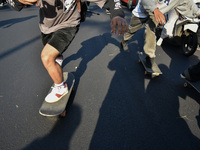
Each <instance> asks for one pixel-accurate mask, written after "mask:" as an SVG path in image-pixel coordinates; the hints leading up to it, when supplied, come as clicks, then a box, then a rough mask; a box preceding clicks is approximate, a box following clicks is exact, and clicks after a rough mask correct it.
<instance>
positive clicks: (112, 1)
mask: <svg viewBox="0 0 200 150" xmlns="http://www.w3.org/2000/svg"><path fill="white" fill-rule="evenodd" d="M103 7H104V8H106V9H107V10H109V12H110V13H111V19H112V20H111V23H110V26H111V33H116V32H117V27H118V34H119V35H123V34H124V33H125V32H127V31H128V23H127V21H126V20H125V19H124V17H125V14H124V12H123V10H122V7H121V3H120V0H107V1H106V2H105V4H104V6H103Z"/></svg>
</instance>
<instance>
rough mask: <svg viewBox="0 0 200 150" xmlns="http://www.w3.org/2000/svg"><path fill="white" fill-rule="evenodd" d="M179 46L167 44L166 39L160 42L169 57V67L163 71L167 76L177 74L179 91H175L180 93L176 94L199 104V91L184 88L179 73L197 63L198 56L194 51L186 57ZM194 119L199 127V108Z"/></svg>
mask: <svg viewBox="0 0 200 150" xmlns="http://www.w3.org/2000/svg"><path fill="white" fill-rule="evenodd" d="M181 48H182V47H178V46H176V47H175V46H174V45H169V43H168V42H167V41H166V42H164V43H163V44H162V49H163V50H164V51H165V53H166V54H167V55H168V56H169V57H170V58H171V62H170V64H169V69H168V70H167V71H166V72H165V74H167V76H168V77H171V78H173V76H178V80H176V82H177V84H178V86H180V87H179V88H178V89H179V90H180V92H177V93H180V94H179V95H178V96H180V97H181V98H183V99H185V100H186V98H187V97H190V98H192V99H194V100H196V102H197V103H198V104H199V105H200V100H199V97H198V96H199V93H198V92H197V91H196V90H195V89H194V88H184V82H185V81H184V80H183V79H181V78H180V74H181V73H182V72H183V71H184V70H185V69H186V68H188V67H189V66H191V65H194V64H196V63H198V62H199V58H198V56H197V54H196V53H194V54H193V55H192V56H190V57H186V56H185V55H184V54H182V53H181V52H180V51H181ZM177 55H179V56H177ZM183 91H184V92H183ZM196 120H197V122H198V126H199V128H200V109H199V112H198V116H196Z"/></svg>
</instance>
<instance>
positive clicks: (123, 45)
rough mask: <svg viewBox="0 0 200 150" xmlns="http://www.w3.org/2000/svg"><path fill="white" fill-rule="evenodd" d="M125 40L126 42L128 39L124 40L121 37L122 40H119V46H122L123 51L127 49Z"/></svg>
mask: <svg viewBox="0 0 200 150" xmlns="http://www.w3.org/2000/svg"><path fill="white" fill-rule="evenodd" d="M127 42H128V41H125V40H124V39H122V41H121V48H122V49H123V50H124V51H127V50H128V45H127Z"/></svg>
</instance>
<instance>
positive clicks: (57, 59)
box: [55, 55, 63, 66]
mask: <svg viewBox="0 0 200 150" xmlns="http://www.w3.org/2000/svg"><path fill="white" fill-rule="evenodd" d="M55 61H56V62H57V63H58V64H59V65H60V66H62V63H63V56H62V55H61V56H59V57H58V58H56V60H55Z"/></svg>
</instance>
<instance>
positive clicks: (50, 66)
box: [41, 44, 63, 84]
mask: <svg viewBox="0 0 200 150" xmlns="http://www.w3.org/2000/svg"><path fill="white" fill-rule="evenodd" d="M59 55H60V52H59V51H58V50H57V49H55V48H54V47H53V46H51V45H49V44H46V45H45V47H44V48H43V50H42V53H41V59H42V62H43V65H44V67H45V68H46V70H47V71H48V73H49V75H50V77H51V78H52V80H53V81H54V83H55V84H60V83H62V82H63V71H62V68H61V66H60V65H59V64H58V63H56V62H55V59H56V58H57V57H58V56H59Z"/></svg>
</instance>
